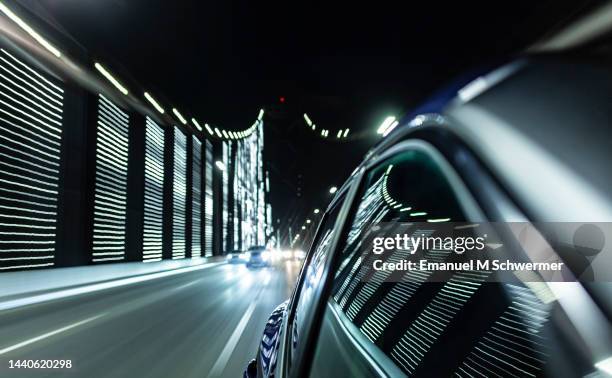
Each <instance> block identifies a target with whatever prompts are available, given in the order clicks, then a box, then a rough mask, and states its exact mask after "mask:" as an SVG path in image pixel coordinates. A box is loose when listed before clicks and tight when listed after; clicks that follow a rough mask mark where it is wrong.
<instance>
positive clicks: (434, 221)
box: [427, 218, 451, 223]
mask: <svg viewBox="0 0 612 378" xmlns="http://www.w3.org/2000/svg"><path fill="white" fill-rule="evenodd" d="M450 220H451V219H450V218H435V219H428V220H427V222H428V223H441V222H450Z"/></svg>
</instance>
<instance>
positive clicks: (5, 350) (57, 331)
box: [0, 313, 106, 355]
mask: <svg viewBox="0 0 612 378" xmlns="http://www.w3.org/2000/svg"><path fill="white" fill-rule="evenodd" d="M104 315H106V313H104V314H100V315H96V316H92V317H91V318H87V319H85V320H81V321H80V322H76V323H72V324H70V325H67V326H66V327H62V328H59V329H56V330H55V331H51V332H47V333H45V334H43V335H40V336H37V337H34V338H31V339H29V340H25V341H22V342H20V343H17V344H15V345H12V346H10V347H7V348H4V349H1V350H0V355H3V354H5V353H8V352H11V351H13V350H15V349H19V348H22V347H24V346H26V345H30V344H32V343H35V342H37V341H40V340H43V339H46V338H48V337H51V336H54V335H57V334H58V333H62V332H65V331H68V330H69V329H72V328H75V327H78V326H80V325H83V324H85V323H89V322H92V321H94V320H96V319H98V318H100V317H102V316H104Z"/></svg>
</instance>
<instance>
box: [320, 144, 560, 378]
mask: <svg viewBox="0 0 612 378" xmlns="http://www.w3.org/2000/svg"><path fill="white" fill-rule="evenodd" d="M358 198H360V200H359V204H358V205H356V207H357V208H356V210H355V213H354V215H353V218H352V222H351V227H350V229H349V232H348V234H347V237H346V240H345V243H344V244H341V245H340V248H341V253H342V255H341V259H340V263H339V265H338V267H337V268H336V272H335V278H334V288H333V292H332V298H331V300H332V301H333V302H335V303H336V305H337V306H338V307H339V308H340V310H341V312H342V313H343V314H344V316H345V317H346V318H347V319H348V320H349V321H350V322H352V323H353V324H354V325H355V326H356V327H357V329H359V331H360V332H361V333H362V334H363V336H364V338H363V339H364V340H367V342H366V343H372V344H374V345H376V346H377V347H378V348H379V349H381V350H382V351H383V352H384V353H385V354H386V355H387V356H388V357H389V359H390V361H392V362H393V363H394V364H395V365H396V366H397V367H399V368H400V369H401V370H402V371H404V372H405V373H406V374H408V375H418V376H450V375H457V376H466V377H467V376H491V375H499V376H536V375H538V373H539V372H540V370H541V368H542V365H543V361H544V360H545V358H546V352H547V351H543V350H542V348H540V347H539V345H540V341H541V338H542V333H541V331H542V329H543V327H544V325H545V324H546V323H547V320H548V315H549V311H550V307H549V305H548V304H546V303H543V302H542V301H540V299H539V297H538V296H536V295H535V294H534V293H533V292H532V291H531V290H530V289H528V288H526V287H524V286H523V285H521V284H516V285H514V284H500V283H486V282H485V281H486V280H487V278H488V275H489V272H480V271H463V272H457V273H454V274H452V276H451V278H450V279H448V280H446V281H445V282H427V281H432V277H433V276H432V275H433V274H437V273H438V272H430V271H423V270H413V271H398V272H391V271H374V270H373V268H372V264H371V263H367V262H366V261H362V260H363V259H365V258H367V257H363V255H362V253H361V251H362V244H363V243H367V242H368V241H369V240H370V238H369V236H371V235H369V233H370V232H371V228H372V227H371V226H373V225H374V224H376V223H379V222H423V223H422V224H423V226H422V227H420V228H421V229H419V230H416V231H415V233H418V234H425V235H427V234H428V233H429V232H431V231H430V230H428V229H427V224H429V223H428V222H462V221H466V218H467V217H466V215H465V214H464V211H463V209H464V207H463V206H461V205H462V204H460V203H459V200H458V197H457V195H456V194H455V191H454V190H453V188H452V187H451V185H450V184H449V181H448V180H447V179H446V177H445V175H444V174H443V172H442V171H441V169H440V168H439V167H438V165H437V164H436V161H435V160H433V159H432V158H431V157H430V155H429V154H428V153H426V152H422V151H420V150H414V151H410V152H405V153H402V154H399V155H397V156H395V157H393V158H392V159H389V160H387V161H385V162H384V163H383V164H381V165H380V166H378V167H376V168H375V169H373V170H371V171H370V172H369V173H368V174H367V175H366V178H365V184H364V187H363V189H362V191H361V194H360V195H359V196H358ZM419 224H421V223H419ZM392 253H394V254H397V256H393V257H394V258H395V257H397V258H398V259H399V258H403V256H402V255H401V254H402V253H406V251H401V250H397V251H394V252H392ZM450 253H451V252H449V251H444V250H434V249H432V250H428V251H425V252H424V258H426V259H428V260H432V261H440V262H441V261H445V260H447V259H449V258H451V256H449V255H450ZM390 274H397V275H398V276H399V279H394V280H387V278H388V276H389V275H390ZM365 277H368V279H367V280H365V279H364V278H365ZM391 281H393V282H391Z"/></svg>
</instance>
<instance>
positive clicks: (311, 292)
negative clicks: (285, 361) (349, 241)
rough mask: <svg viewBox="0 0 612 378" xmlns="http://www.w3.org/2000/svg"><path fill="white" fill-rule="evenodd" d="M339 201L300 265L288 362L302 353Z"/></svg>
mask: <svg viewBox="0 0 612 378" xmlns="http://www.w3.org/2000/svg"><path fill="white" fill-rule="evenodd" d="M341 203H342V201H339V202H338V203H337V204H336V206H335V207H334V208H333V209H332V210H331V211H330V212H329V213H328V214H327V216H326V218H325V219H324V221H323V223H322V224H321V226H320V230H319V232H318V234H317V235H318V236H317V241H316V242H315V243H314V244H313V246H312V248H311V250H310V254H311V256H309V259H308V261H307V263H308V265H307V266H305V267H304V272H303V274H302V278H301V282H300V289H299V290H300V291H299V295H298V296H297V303H296V304H295V306H294V308H295V312H294V315H293V322H292V326H291V348H290V356H291V358H290V361H291V362H293V361H294V359H295V357H296V356H297V355H299V354H300V353H302V351H303V349H304V347H305V340H304V337H303V336H304V335H307V334H308V330H309V328H310V326H311V324H312V321H313V315H314V311H313V310H314V304H315V303H316V300H317V298H319V296H320V290H321V288H322V285H323V282H322V278H323V270H324V267H325V263H326V261H327V259H328V258H329V255H330V252H331V243H332V240H333V237H334V235H335V234H336V232H338V230H336V228H335V225H336V220H337V219H338V214H339V212H340V208H341Z"/></svg>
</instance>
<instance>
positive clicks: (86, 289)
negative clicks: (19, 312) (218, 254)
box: [0, 262, 222, 311]
mask: <svg viewBox="0 0 612 378" xmlns="http://www.w3.org/2000/svg"><path fill="white" fill-rule="evenodd" d="M220 264H222V263H221V262H218V263H206V264H202V265H196V266H190V267H187V268H179V269H173V270H167V271H163V272H157V273H151V274H145V275H143V276H136V277H129V278H122V279H118V280H115V281H110V282H101V283H97V284H91V285H87V286H82V287H75V288H73V289H64V290H58V291H54V292H51V293H46V294H39V295H33V296H30V297H25V298H18V299H13V300H8V301H6V302H2V303H0V311H3V310H10V309H14V308H18V307H22V306H27V305H31V304H36V303H42V302H48V301H52V300H56V299H63V298H68V297H73V296H76V295H81V294H87V293H93V292H96V291H100V290H106V289H112V288H116V287H119V286H125V285H131V284H134V283H138V282H145V281H150V280H154V279H157V278H162V277H168V276H174V275H176V274H182V273H188V272H192V271H194V270H200V269H206V268H210V267H213V266H217V265H220Z"/></svg>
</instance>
